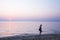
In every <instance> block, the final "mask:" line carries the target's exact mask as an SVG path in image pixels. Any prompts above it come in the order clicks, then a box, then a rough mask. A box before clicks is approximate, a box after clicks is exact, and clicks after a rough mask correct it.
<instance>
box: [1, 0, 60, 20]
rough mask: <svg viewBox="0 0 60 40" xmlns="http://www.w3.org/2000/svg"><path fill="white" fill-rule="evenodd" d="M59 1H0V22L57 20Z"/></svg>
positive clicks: (59, 12)
mask: <svg viewBox="0 0 60 40" xmlns="http://www.w3.org/2000/svg"><path fill="white" fill-rule="evenodd" d="M59 18H60V0H0V20H5V19H7V20H59V21H60V19H59Z"/></svg>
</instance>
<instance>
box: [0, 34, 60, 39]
mask: <svg viewBox="0 0 60 40" xmlns="http://www.w3.org/2000/svg"><path fill="white" fill-rule="evenodd" d="M0 40H60V34H43V35H23V36H22V35H21V36H20V35H16V36H9V37H2V38H0Z"/></svg>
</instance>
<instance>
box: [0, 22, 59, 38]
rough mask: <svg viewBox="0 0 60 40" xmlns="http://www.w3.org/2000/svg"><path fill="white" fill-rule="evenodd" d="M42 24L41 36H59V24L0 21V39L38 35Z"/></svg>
mask: <svg viewBox="0 0 60 40" xmlns="http://www.w3.org/2000/svg"><path fill="white" fill-rule="evenodd" d="M41 24H42V34H57V33H58V34H59V33H60V22H41V21H0V37H6V36H14V35H23V34H39V27H40V25H41Z"/></svg>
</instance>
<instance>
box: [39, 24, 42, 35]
mask: <svg viewBox="0 0 60 40" xmlns="http://www.w3.org/2000/svg"><path fill="white" fill-rule="evenodd" d="M39 32H40V35H41V33H42V24H41V25H40V27H39Z"/></svg>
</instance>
